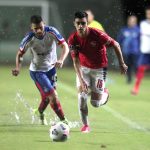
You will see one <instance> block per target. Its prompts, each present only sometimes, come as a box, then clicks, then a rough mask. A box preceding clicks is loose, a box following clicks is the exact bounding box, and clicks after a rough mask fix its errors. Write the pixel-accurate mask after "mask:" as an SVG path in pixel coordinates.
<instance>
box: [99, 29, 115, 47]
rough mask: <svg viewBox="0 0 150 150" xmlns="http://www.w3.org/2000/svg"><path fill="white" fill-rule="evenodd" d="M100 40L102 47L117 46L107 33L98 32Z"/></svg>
mask: <svg viewBox="0 0 150 150" xmlns="http://www.w3.org/2000/svg"><path fill="white" fill-rule="evenodd" d="M98 34H99V39H100V42H101V44H102V45H105V46H113V45H114V44H115V40H114V39H113V38H111V37H110V36H109V35H107V34H106V33H105V32H102V31H100V30H99V31H98Z"/></svg>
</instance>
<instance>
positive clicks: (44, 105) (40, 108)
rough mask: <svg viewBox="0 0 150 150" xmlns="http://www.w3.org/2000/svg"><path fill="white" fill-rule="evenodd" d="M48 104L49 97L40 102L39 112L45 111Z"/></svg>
mask: <svg viewBox="0 0 150 150" xmlns="http://www.w3.org/2000/svg"><path fill="white" fill-rule="evenodd" d="M48 104H49V100H48V99H43V100H41V103H40V105H39V108H38V110H39V112H40V113H43V112H44V110H45V109H46V107H47V105H48Z"/></svg>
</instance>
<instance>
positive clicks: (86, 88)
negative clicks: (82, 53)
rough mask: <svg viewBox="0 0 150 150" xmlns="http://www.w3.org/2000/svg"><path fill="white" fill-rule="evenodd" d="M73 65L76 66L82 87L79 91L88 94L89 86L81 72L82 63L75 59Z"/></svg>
mask: <svg viewBox="0 0 150 150" xmlns="http://www.w3.org/2000/svg"><path fill="white" fill-rule="evenodd" d="M73 65H74V68H75V71H76V73H77V76H78V78H79V81H80V84H81V87H80V89H79V90H80V92H85V93H87V92H88V86H87V84H86V82H85V81H84V79H83V76H82V72H81V70H80V62H79V58H78V57H73Z"/></svg>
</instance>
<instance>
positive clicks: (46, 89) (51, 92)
mask: <svg viewBox="0 0 150 150" xmlns="http://www.w3.org/2000/svg"><path fill="white" fill-rule="evenodd" d="M50 71H51V70H50ZM34 77H35V80H36V85H38V89H40V93H41V95H42V97H43V99H42V101H41V104H40V106H39V112H40V113H41V114H43V111H44V110H45V108H46V106H47V104H48V103H49V102H50V104H51V107H52V108H53V110H54V111H55V113H56V114H57V116H58V117H59V118H60V120H63V119H64V114H63V111H62V108H61V105H60V103H59V101H58V98H57V94H56V92H55V89H54V87H53V86H52V84H51V81H50V80H49V78H48V76H47V74H46V73H45V72H35V73H34ZM45 100H47V101H45Z"/></svg>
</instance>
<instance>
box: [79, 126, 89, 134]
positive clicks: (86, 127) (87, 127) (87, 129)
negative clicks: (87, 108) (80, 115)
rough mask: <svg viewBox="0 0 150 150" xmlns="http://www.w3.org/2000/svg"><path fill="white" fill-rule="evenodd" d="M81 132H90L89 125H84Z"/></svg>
mask: <svg viewBox="0 0 150 150" xmlns="http://www.w3.org/2000/svg"><path fill="white" fill-rule="evenodd" d="M81 132H82V133H89V132H90V127H89V126H88V125H84V126H83V127H82V128H81Z"/></svg>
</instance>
